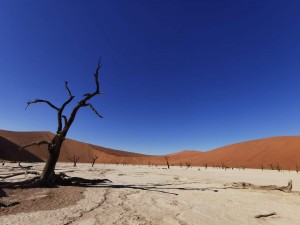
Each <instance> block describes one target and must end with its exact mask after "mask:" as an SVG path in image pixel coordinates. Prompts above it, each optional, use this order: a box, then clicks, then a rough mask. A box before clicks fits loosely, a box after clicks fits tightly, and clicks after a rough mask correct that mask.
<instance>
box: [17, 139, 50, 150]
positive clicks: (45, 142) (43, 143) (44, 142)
mask: <svg viewBox="0 0 300 225" xmlns="http://www.w3.org/2000/svg"><path fill="white" fill-rule="evenodd" d="M50 144H51V142H49V141H37V142H33V143H30V144H28V145H24V146H22V147H21V148H20V149H24V148H27V147H30V146H33V145H38V146H40V145H50Z"/></svg>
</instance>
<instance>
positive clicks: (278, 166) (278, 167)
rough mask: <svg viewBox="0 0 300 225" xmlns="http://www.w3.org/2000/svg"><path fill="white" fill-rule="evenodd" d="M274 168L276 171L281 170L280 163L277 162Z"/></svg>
mask: <svg viewBox="0 0 300 225" xmlns="http://www.w3.org/2000/svg"><path fill="white" fill-rule="evenodd" d="M276 169H277V171H278V172H280V171H281V167H280V165H279V164H277V166H276Z"/></svg>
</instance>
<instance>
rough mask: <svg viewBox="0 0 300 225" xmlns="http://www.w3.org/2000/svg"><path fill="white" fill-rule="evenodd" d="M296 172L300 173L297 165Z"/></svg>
mask: <svg viewBox="0 0 300 225" xmlns="http://www.w3.org/2000/svg"><path fill="white" fill-rule="evenodd" d="M296 172H297V173H298V172H299V167H298V164H296Z"/></svg>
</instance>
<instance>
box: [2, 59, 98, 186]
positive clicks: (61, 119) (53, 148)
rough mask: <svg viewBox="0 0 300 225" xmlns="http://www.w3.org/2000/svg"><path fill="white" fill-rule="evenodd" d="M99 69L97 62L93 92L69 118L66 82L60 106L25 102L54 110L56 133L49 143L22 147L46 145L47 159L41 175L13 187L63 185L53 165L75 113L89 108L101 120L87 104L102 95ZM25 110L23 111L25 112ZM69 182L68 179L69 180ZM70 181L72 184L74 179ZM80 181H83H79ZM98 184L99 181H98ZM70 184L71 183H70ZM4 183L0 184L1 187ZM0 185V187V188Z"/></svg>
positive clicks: (70, 94)
mask: <svg viewBox="0 0 300 225" xmlns="http://www.w3.org/2000/svg"><path fill="white" fill-rule="evenodd" d="M100 68H101V64H100V61H99V62H98V65H97V68H96V70H95V73H94V80H95V90H94V91H93V92H90V93H86V94H84V95H83V96H82V98H81V100H80V101H78V103H77V104H76V106H75V107H74V108H73V109H72V111H71V114H70V116H69V118H68V117H67V116H66V115H65V114H64V110H65V108H66V106H67V105H68V104H69V103H70V102H71V101H72V100H73V99H74V97H75V96H74V95H72V92H71V90H70V88H69V86H68V82H66V81H65V88H66V90H67V93H68V95H69V98H68V99H67V100H66V101H65V102H64V103H63V104H62V105H61V106H60V107H58V106H56V105H54V104H53V103H51V102H50V101H48V100H43V99H35V100H31V101H28V102H27V107H26V109H27V108H28V106H30V105H32V104H35V103H45V104H47V105H48V106H50V107H51V108H52V109H54V110H55V111H56V112H57V131H56V134H55V136H54V137H53V138H52V140H51V141H46V140H41V141H38V142H35V143H31V144H27V145H25V146H23V147H22V148H27V147H29V146H33V145H47V147H48V153H49V157H48V159H47V161H46V164H45V166H44V169H43V171H42V173H41V174H40V175H39V176H37V177H34V178H32V179H30V180H25V181H23V182H18V183H17V184H14V186H15V187H16V186H20V187H37V186H52V185H54V184H57V183H64V179H65V177H66V175H64V174H63V175H56V174H55V172H54V169H55V165H56V163H57V160H58V157H59V155H60V150H61V146H62V144H63V142H64V140H65V138H66V136H67V134H68V131H69V129H70V128H71V125H72V124H73V122H74V120H75V118H76V115H77V112H78V111H79V110H80V109H81V108H84V107H89V108H90V109H91V110H92V111H93V112H94V113H95V114H96V115H97V116H98V117H100V118H103V117H102V116H101V115H100V114H99V113H98V112H97V110H96V109H95V108H94V107H93V105H92V104H91V103H89V100H91V99H92V98H94V97H95V96H97V95H99V94H102V93H101V91H100V86H99V70H100ZM26 109H25V110H26ZM69 180H70V179H69ZM71 180H72V184H74V182H75V181H74V179H71ZM81 181H83V180H82V179H81ZM98 182H100V180H98ZM70 183H71V181H70ZM3 184H5V182H4V183H3V182H2V183H1V185H2V186H3ZM1 185H0V186H1ZM4 186H9V185H7V184H6V185H4Z"/></svg>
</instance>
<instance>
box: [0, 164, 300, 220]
mask: <svg viewBox="0 0 300 225" xmlns="http://www.w3.org/2000/svg"><path fill="white" fill-rule="evenodd" d="M33 165H34V167H33V168H32V169H33V170H39V169H40V168H41V167H42V164H36V163H35V164H33ZM12 167H13V164H9V163H7V164H6V165H5V167H2V168H1V170H0V171H1V175H5V174H10V173H13V172H17V171H14V170H13V169H12ZM62 171H67V172H66V173H67V174H68V175H70V176H81V177H85V178H107V179H110V180H111V181H112V182H113V183H108V184H101V185H98V186H93V187H60V188H56V189H55V188H54V189H53V188H52V189H31V190H6V189H3V190H2V196H4V197H2V198H0V200H1V202H4V203H5V202H19V204H16V205H14V206H11V207H8V208H1V209H0V224H1V225H2V224H3V225H4V224H14V225H15V224H31V225H33V224H47V225H52V224H53V225H54V224H55V225H57V224H58V225H59V224H72V225H75V224H83V225H93V224H153V225H155V224H157V225H158V224H163V225H168V224H172V225H176V224H209V225H219V224H230V225H235V224H236V225H240V224H251V225H252V224H266V225H273V224H274V225H279V224H280V225H281V224H286V225H289V224H290V225H295V224H298V222H299V221H300V214H299V213H298V212H299V208H300V195H299V193H298V192H295V193H284V192H280V191H263V190H248V189H244V190H243V189H232V188H230V184H231V183H232V182H250V183H253V184H256V185H270V184H272V185H282V186H283V185H286V184H287V182H288V180H289V179H292V180H293V190H295V191H300V182H299V181H300V179H299V178H300V174H297V173H296V172H295V171H291V172H288V171H283V172H277V171H261V170H251V169H246V170H239V169H234V170H227V171H224V170H221V169H213V168H208V169H207V170H206V169H205V168H198V167H193V168H189V169H186V168H183V167H182V168H180V167H171V168H170V169H169V170H167V169H166V168H165V167H163V166H161V167H160V166H158V167H154V166H152V167H148V166H123V165H119V166H117V165H101V164H98V165H95V167H94V168H92V167H91V165H90V164H78V166H77V167H73V166H72V165H71V164H67V163H59V164H58V167H57V172H62ZM18 172H19V171H18ZM18 178H19V179H24V176H23V175H21V176H19V177H14V178H13V179H18ZM272 212H276V215H274V216H270V217H265V218H255V216H256V215H258V214H268V213H272Z"/></svg>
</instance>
